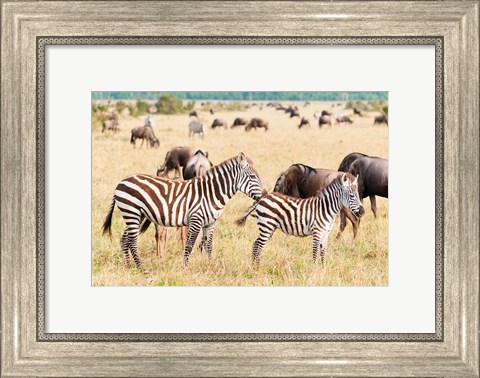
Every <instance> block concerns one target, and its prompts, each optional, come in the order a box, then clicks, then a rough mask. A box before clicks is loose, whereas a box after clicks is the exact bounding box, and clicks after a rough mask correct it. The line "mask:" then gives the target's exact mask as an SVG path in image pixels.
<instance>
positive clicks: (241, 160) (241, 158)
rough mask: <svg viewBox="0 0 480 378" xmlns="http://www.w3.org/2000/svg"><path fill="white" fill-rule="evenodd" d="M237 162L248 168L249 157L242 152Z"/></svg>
mask: <svg viewBox="0 0 480 378" xmlns="http://www.w3.org/2000/svg"><path fill="white" fill-rule="evenodd" d="M237 162H238V163H239V164H240V165H241V166H242V167H246V166H247V164H248V161H247V157H246V156H245V154H244V153H243V152H240V153H239V154H238V156H237Z"/></svg>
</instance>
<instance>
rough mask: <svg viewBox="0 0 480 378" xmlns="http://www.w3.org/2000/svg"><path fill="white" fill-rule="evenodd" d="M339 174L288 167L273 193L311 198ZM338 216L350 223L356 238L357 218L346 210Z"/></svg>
mask: <svg viewBox="0 0 480 378" xmlns="http://www.w3.org/2000/svg"><path fill="white" fill-rule="evenodd" d="M341 174H342V172H338V171H332V170H330V169H322V168H312V167H310V166H308V165H305V164H300V163H297V164H293V165H291V166H290V167H288V169H287V170H286V171H285V172H283V173H282V174H281V175H280V176H279V177H278V179H277V181H276V183H275V187H274V188H273V191H274V192H278V193H282V194H286V195H288V196H292V197H298V198H308V197H313V196H316V195H317V194H318V192H319V191H320V190H321V189H323V188H324V187H325V186H327V185H328V184H330V183H331V182H332V181H333V180H335V179H336V178H337V177H339V176H340V175H341ZM340 215H343V217H344V219H345V217H346V218H348V219H349V220H350V222H352V226H353V237H354V238H356V237H357V233H358V225H359V220H358V218H357V217H356V216H354V215H353V214H352V213H351V212H350V211H348V210H342V211H341V213H340ZM342 231H343V230H342Z"/></svg>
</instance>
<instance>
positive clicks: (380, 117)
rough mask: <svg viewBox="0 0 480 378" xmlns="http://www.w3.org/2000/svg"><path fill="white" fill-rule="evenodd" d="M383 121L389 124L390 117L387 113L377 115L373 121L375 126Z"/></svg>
mask: <svg viewBox="0 0 480 378" xmlns="http://www.w3.org/2000/svg"><path fill="white" fill-rule="evenodd" d="M383 123H384V124H385V125H387V126H388V118H387V116H386V115H385V114H381V115H378V116H376V117H375V121H373V126H375V125H376V124H379V125H381V124H383Z"/></svg>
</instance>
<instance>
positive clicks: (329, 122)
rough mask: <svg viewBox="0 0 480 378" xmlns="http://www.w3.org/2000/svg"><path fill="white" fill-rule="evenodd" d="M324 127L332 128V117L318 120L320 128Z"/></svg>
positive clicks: (324, 116) (323, 117) (322, 117)
mask: <svg viewBox="0 0 480 378" xmlns="http://www.w3.org/2000/svg"><path fill="white" fill-rule="evenodd" d="M323 125H330V127H332V120H331V119H330V116H327V115H323V116H321V117H320V119H319V120H318V126H319V127H322V126H323Z"/></svg>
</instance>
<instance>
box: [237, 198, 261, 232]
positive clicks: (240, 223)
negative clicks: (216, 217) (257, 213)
mask: <svg viewBox="0 0 480 378" xmlns="http://www.w3.org/2000/svg"><path fill="white" fill-rule="evenodd" d="M257 204H258V201H257V202H255V203H254V204H253V205H252V206H250V207H249V209H248V210H247V211H246V213H245V214H243V216H241V217H240V218H238V219H236V220H235V222H234V223H235V224H236V225H237V226H238V227H243V226H245V223H247V218H248V216H249V215H250V214H251V213H252V212H253V211H254V210H255V208H256V207H257Z"/></svg>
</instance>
